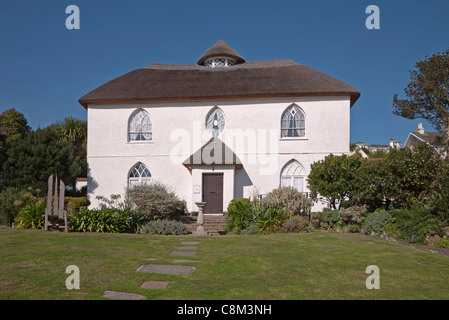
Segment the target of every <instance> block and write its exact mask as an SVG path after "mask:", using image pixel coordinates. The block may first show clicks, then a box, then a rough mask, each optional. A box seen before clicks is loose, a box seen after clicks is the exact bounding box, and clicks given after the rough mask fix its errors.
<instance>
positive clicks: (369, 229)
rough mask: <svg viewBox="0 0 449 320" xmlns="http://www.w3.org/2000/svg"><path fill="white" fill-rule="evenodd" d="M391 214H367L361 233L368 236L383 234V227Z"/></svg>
mask: <svg viewBox="0 0 449 320" xmlns="http://www.w3.org/2000/svg"><path fill="white" fill-rule="evenodd" d="M390 219H391V214H390V213H389V212H388V211H385V210H384V211H378V212H373V213H371V214H368V215H367V216H366V218H365V221H364V224H363V233H364V234H368V235H382V234H384V227H385V226H386V225H387V224H388V223H389V222H390Z"/></svg>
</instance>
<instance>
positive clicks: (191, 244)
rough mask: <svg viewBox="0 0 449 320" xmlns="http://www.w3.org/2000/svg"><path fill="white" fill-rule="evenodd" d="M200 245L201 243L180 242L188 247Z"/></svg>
mask: <svg viewBox="0 0 449 320" xmlns="http://www.w3.org/2000/svg"><path fill="white" fill-rule="evenodd" d="M200 243H201V241H183V242H181V244H185V245H188V246H195V245H197V244H200Z"/></svg>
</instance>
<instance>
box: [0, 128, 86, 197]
mask: <svg viewBox="0 0 449 320" xmlns="http://www.w3.org/2000/svg"><path fill="white" fill-rule="evenodd" d="M1 169H2V172H1V176H0V184H3V185H4V186H5V187H9V186H11V187H20V188H26V187H32V188H38V189H41V190H46V188H47V180H48V177H49V176H50V175H51V174H57V175H58V177H59V178H60V179H62V180H63V181H64V182H65V183H66V184H67V185H68V184H71V183H73V182H74V181H75V179H76V177H78V176H79V174H80V173H81V171H82V167H81V166H80V164H79V163H78V162H77V161H76V158H75V147H74V146H73V145H72V144H70V143H67V142H64V141H62V140H61V139H59V138H58V136H57V134H56V132H55V126H54V125H52V126H49V127H47V128H44V129H38V130H36V131H32V132H27V133H25V134H23V136H22V137H21V138H19V139H14V140H12V141H10V142H9V143H8V148H7V151H6V160H5V161H4V163H3V164H2V167H1Z"/></svg>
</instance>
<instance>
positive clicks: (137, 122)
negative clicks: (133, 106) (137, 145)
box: [128, 109, 153, 141]
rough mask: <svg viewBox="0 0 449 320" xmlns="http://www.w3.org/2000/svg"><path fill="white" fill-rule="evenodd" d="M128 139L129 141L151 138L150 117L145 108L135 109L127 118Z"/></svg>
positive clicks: (149, 139)
mask: <svg viewBox="0 0 449 320" xmlns="http://www.w3.org/2000/svg"><path fill="white" fill-rule="evenodd" d="M128 140H129V141H151V140H153V132H152V125H151V119H150V116H149V115H148V113H147V112H146V111H145V110H142V109H139V110H137V111H135V112H134V113H133V114H132V115H131V117H130V118H129V123H128Z"/></svg>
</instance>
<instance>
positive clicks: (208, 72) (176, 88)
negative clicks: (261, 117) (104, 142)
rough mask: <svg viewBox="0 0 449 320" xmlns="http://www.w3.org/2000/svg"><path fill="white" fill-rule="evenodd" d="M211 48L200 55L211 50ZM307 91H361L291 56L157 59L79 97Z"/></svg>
mask: <svg viewBox="0 0 449 320" xmlns="http://www.w3.org/2000/svg"><path fill="white" fill-rule="evenodd" d="M223 43H224V42H223ZM223 48H224V49H225V50H224V49H223ZM229 48H230V47H229V46H227V45H226V46H224V45H222V44H220V42H219V43H217V44H216V45H215V46H213V47H212V48H210V49H209V50H210V51H211V52H212V53H213V54H217V50H218V51H219V49H221V50H224V51H227V52H228V53H229V52H230V50H229ZM230 49H232V48H230ZM209 50H208V51H206V53H205V54H204V55H203V56H202V57H201V58H200V60H203V59H206V58H207V57H208V56H210V53H208V52H209ZM232 51H235V50H233V49H232ZM218 53H219V54H223V51H222V52H218ZM235 54H237V55H238V53H236V52H235ZM242 59H243V58H242ZM243 61H244V60H243ZM303 96H307V97H308V96H320V97H321V96H344V97H350V99H351V106H352V105H353V104H354V103H355V102H356V100H357V99H358V98H359V96H360V92H359V91H358V90H357V89H355V88H354V87H352V86H350V85H349V84H347V83H345V82H343V81H340V80H338V79H336V78H334V77H331V76H329V75H327V74H324V73H322V72H320V71H317V70H315V69H312V68H309V67H307V66H305V65H301V64H298V63H296V62H293V61H291V60H274V61H262V62H244V63H240V64H237V65H234V66H232V67H228V68H208V67H206V66H201V65H180V64H158V63H153V64H150V65H149V66H147V67H145V68H141V69H137V70H134V71H131V72H129V73H127V74H125V75H123V76H120V77H118V78H116V79H113V80H111V81H109V82H107V83H105V84H103V85H102V86H100V87H98V88H96V89H94V90H92V91H91V92H89V93H88V94H86V95H84V96H83V97H81V98H80V99H79V100H78V101H79V103H80V104H81V105H83V106H84V107H85V108H86V109H87V107H88V105H89V104H106V103H150V102H176V101H200V100H217V99H220V100H230V99H248V98H267V97H303Z"/></svg>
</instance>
